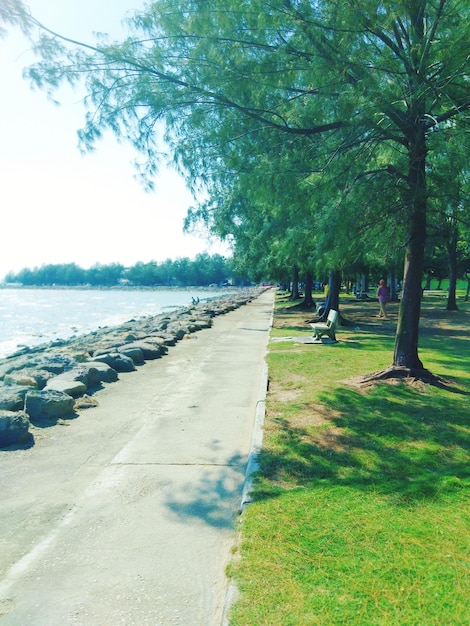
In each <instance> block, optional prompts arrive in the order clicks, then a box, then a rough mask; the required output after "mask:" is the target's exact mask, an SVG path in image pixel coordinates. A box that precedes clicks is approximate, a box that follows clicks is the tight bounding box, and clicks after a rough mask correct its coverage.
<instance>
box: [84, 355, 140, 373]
mask: <svg viewBox="0 0 470 626" xmlns="http://www.w3.org/2000/svg"><path fill="white" fill-rule="evenodd" d="M93 360H94V361H98V362H101V363H106V364H107V365H109V367H112V368H113V370H116V372H133V371H135V365H134V361H133V360H132V359H131V358H129V357H128V356H126V355H125V354H121V353H119V352H108V353H107V354H99V355H98V356H95V355H93Z"/></svg>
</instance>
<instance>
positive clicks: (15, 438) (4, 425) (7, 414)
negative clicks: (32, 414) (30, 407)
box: [0, 410, 31, 448]
mask: <svg viewBox="0 0 470 626" xmlns="http://www.w3.org/2000/svg"><path fill="white" fill-rule="evenodd" d="M29 426H30V423H29V419H28V416H27V415H26V413H25V412H24V411H5V410H0V448H5V447H7V446H11V445H13V444H15V443H26V442H27V441H29V440H30V439H31V435H30V434H29Z"/></svg>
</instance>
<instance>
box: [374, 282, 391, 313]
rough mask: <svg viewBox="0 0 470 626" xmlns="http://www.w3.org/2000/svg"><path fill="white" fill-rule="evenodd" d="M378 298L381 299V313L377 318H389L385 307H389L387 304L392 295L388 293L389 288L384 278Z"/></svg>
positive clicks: (378, 291) (380, 283)
mask: <svg viewBox="0 0 470 626" xmlns="http://www.w3.org/2000/svg"><path fill="white" fill-rule="evenodd" d="M377 298H378V299H379V305H380V312H379V314H378V315H377V317H383V318H386V317H387V313H386V312H385V307H386V306H387V302H389V301H390V293H389V291H388V287H387V285H386V284H385V281H384V279H383V278H382V279H381V281H380V282H379V288H378V289H377Z"/></svg>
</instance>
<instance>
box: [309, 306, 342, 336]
mask: <svg viewBox="0 0 470 626" xmlns="http://www.w3.org/2000/svg"><path fill="white" fill-rule="evenodd" d="M338 319H339V315H338V311H334V310H333V309H330V312H329V313H328V318H327V320H326V322H317V323H316V324H310V325H311V327H312V328H313V338H314V340H315V341H321V338H322V337H323V335H328V337H329V338H330V339H332V340H333V341H336V327H337V326H338Z"/></svg>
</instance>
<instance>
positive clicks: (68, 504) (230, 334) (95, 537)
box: [0, 292, 273, 626]
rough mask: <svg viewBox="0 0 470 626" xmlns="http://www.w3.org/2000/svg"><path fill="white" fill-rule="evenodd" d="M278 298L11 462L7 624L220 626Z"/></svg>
mask: <svg viewBox="0 0 470 626" xmlns="http://www.w3.org/2000/svg"><path fill="white" fill-rule="evenodd" d="M272 305H273V294H272V292H265V293H263V294H262V295H261V296H260V297H259V298H258V299H256V300H254V301H253V302H251V303H249V304H248V305H246V306H243V307H241V308H240V309H237V310H236V311H233V312H231V313H228V314H226V315H224V316H220V317H217V318H216V319H215V320H214V326H213V328H211V329H210V330H204V331H200V332H199V333H196V334H195V335H192V336H191V338H190V339H188V340H185V341H182V342H180V343H179V344H178V345H177V346H175V347H174V348H171V349H170V351H169V353H168V355H167V356H165V357H164V358H163V359H161V360H158V361H151V362H148V363H147V364H146V365H145V366H143V367H141V368H139V370H138V371H137V372H133V373H129V374H122V375H121V377H120V380H119V381H118V382H117V383H113V384H111V385H108V386H107V387H106V388H105V389H103V390H102V391H100V392H98V394H96V398H97V400H98V401H99V406H98V407H96V408H93V409H88V410H86V411H82V412H81V413H80V416H79V417H78V418H76V419H74V420H70V421H64V423H62V424H57V425H55V426H53V427H50V428H44V429H42V430H41V429H35V431H34V434H35V439H36V443H35V445H34V446H33V447H32V448H30V449H29V450H14V451H3V452H0V479H1V485H2V489H1V491H2V494H1V502H2V504H1V507H0V530H1V534H0V626H13V625H14V626H68V625H72V624H73V625H79V626H118V625H125V626H130V625H134V624H135V625H138V626H143V625H145V624H149V625H151V626H160V625H162V626H170V625H174V624H178V625H184V626H200V625H201V626H212V625H214V626H215V625H217V626H219V625H220V623H221V621H222V615H223V609H224V602H225V596H226V588H227V581H226V579H225V575H224V570H225V566H226V564H227V562H228V559H229V557H230V549H231V546H232V545H233V541H234V519H235V517H236V514H237V510H238V508H239V506H240V501H241V494H242V488H243V484H244V479H245V471H246V465H247V461H248V456H249V451H250V446H251V442H252V436H253V424H254V421H255V415H256V407H257V403H258V401H259V399H260V388H261V387H260V385H261V381H262V379H263V373H264V355H265V351H266V345H267V340H268V331H269V326H270V322H271V315H272Z"/></svg>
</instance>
